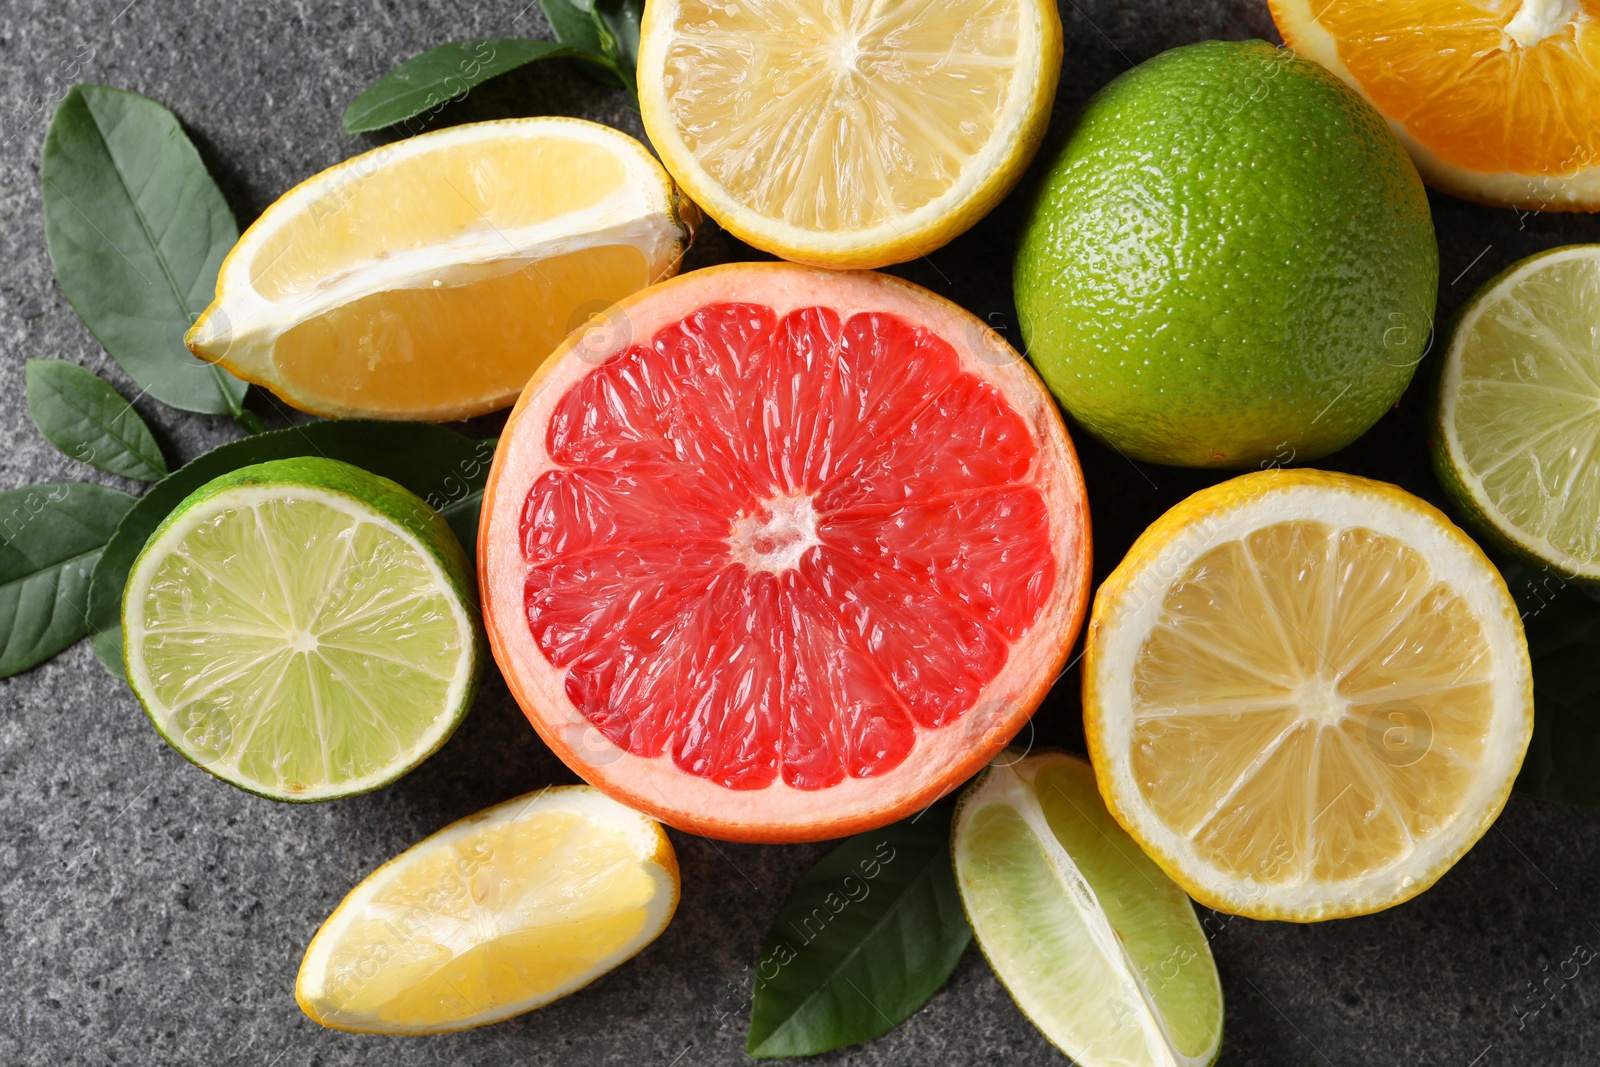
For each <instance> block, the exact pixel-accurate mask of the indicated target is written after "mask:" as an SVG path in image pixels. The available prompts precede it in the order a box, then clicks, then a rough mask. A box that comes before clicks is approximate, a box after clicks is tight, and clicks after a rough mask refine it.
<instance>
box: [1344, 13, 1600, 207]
mask: <svg viewBox="0 0 1600 1067" xmlns="http://www.w3.org/2000/svg"><path fill="white" fill-rule="evenodd" d="M1312 4H1313V8H1312V10H1313V15H1312V17H1313V18H1314V19H1315V20H1316V21H1317V22H1318V23H1319V24H1320V25H1321V26H1322V27H1323V28H1324V29H1326V30H1327V31H1328V33H1329V34H1331V35H1332V36H1333V38H1334V40H1335V41H1336V42H1337V45H1338V52H1339V59H1340V61H1341V62H1342V63H1344V65H1345V66H1346V68H1348V69H1349V71H1350V73H1351V75H1352V76H1353V77H1354V78H1355V80H1356V81H1357V83H1359V84H1360V86H1361V87H1362V89H1363V90H1365V91H1366V93H1367V95H1368V96H1369V97H1370V98H1371V100H1372V102H1373V103H1374V104H1375V105H1376V106H1377V108H1378V110H1380V111H1382V112H1383V114H1384V115H1385V116H1387V117H1388V118H1389V119H1390V120H1392V121H1395V122H1399V123H1401V124H1402V125H1404V127H1405V128H1406V131H1407V132H1408V133H1410V134H1411V135H1412V136H1413V137H1415V138H1416V139H1417V140H1418V141H1420V142H1421V143H1422V144H1424V145H1426V146H1427V147H1428V148H1429V149H1431V150H1432V151H1433V152H1434V153H1435V154H1437V155H1438V156H1439V157H1440V158H1441V159H1443V160H1444V161H1445V162H1447V163H1453V164H1455V165H1457V166H1460V167H1466V168H1468V169H1471V170H1477V171H1484V172H1500V171H1511V172H1514V173H1518V174H1534V175H1565V174H1572V173H1574V172H1576V171H1579V170H1581V169H1583V168H1585V167H1590V166H1594V165H1595V164H1597V163H1600V158H1597V156H1600V0H1579V5H1578V15H1577V18H1576V19H1575V20H1574V21H1573V22H1571V23H1569V24H1568V25H1565V26H1563V27H1561V28H1560V29H1559V30H1557V31H1556V32H1554V33H1553V34H1551V35H1550V36H1548V37H1545V38H1544V39H1543V40H1540V41H1538V42H1536V43H1534V44H1532V45H1531V46H1529V47H1523V46H1522V45H1519V44H1517V43H1516V42H1515V41H1514V40H1513V39H1512V38H1511V37H1509V36H1508V35H1507V34H1506V33H1505V27H1506V26H1507V24H1508V23H1510V22H1511V20H1512V19H1513V17H1514V16H1515V15H1516V13H1517V10H1518V7H1519V3H1518V2H1517V0H1482V2H1481V3H1469V2H1466V0H1402V2H1393V0H1389V2H1384V3H1374V2H1373V0H1332V2H1330V3H1327V5H1326V6H1322V7H1319V6H1317V4H1318V0H1312Z"/></svg>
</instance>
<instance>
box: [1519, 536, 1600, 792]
mask: <svg viewBox="0 0 1600 1067" xmlns="http://www.w3.org/2000/svg"><path fill="white" fill-rule="evenodd" d="M1500 570H1501V571H1502V572H1503V573H1504V575H1505V578H1506V585H1507V586H1509V587H1510V589H1511V594H1512V596H1513V597H1515V598H1516V601H1517V606H1518V607H1519V608H1520V609H1521V610H1522V625H1523V629H1525V630H1526V631H1527V634H1528V655H1529V656H1530V657H1531V659H1532V660H1533V720H1534V722H1533V740H1532V741H1531V742H1530V743H1529V745H1528V755H1527V758H1526V759H1524V760H1523V762H1522V773H1521V774H1519V775H1517V791H1518V792H1520V793H1527V794H1530V795H1532V796H1536V797H1542V798H1544V799H1546V800H1561V801H1565V802H1566V803H1569V804H1588V805H1592V806H1596V807H1600V775H1597V774H1596V773H1595V769H1596V768H1597V767H1600V672H1597V671H1596V670H1595V664H1596V663H1600V601H1597V600H1596V599H1595V596H1594V594H1592V593H1589V592H1587V591H1585V590H1584V589H1583V588H1582V587H1580V586H1577V585H1573V584H1571V583H1569V582H1567V581H1566V580H1565V579H1563V578H1561V577H1560V576H1558V575H1555V574H1553V573H1539V572H1536V571H1533V570H1530V569H1529V568H1527V567H1523V566H1521V565H1520V564H1505V563H1502V564H1501V566H1500Z"/></svg>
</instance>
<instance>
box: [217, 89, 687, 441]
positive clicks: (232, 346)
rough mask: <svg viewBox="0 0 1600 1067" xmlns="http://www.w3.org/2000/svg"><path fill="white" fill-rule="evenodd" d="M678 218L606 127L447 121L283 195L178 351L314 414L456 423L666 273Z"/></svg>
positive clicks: (673, 203) (622, 137) (627, 144)
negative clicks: (446, 125)
mask: <svg viewBox="0 0 1600 1067" xmlns="http://www.w3.org/2000/svg"><path fill="white" fill-rule="evenodd" d="M680 207H682V208H683V211H682V213H680V211H679V208H680ZM693 217H694V213H693V206H692V205H683V204H682V203H681V202H679V201H678V200H677V198H676V195H675V193H674V191H673V188H672V182H671V181H670V180H669V179H668V178H667V175H666V172H665V171H663V170H662V169H661V166H660V164H658V163H657V162H656V161H655V159H654V158H653V157H652V156H651V155H650V153H649V152H648V151H646V150H645V148H644V146H643V145H641V144H640V143H639V142H638V141H635V140H634V139H633V138H631V137H629V136H627V135H626V134H623V133H619V132H617V131H616V130H613V129H609V128H608V127H605V126H600V125H597V124H595V123H593V122H584V121H581V120H578V119H566V118H536V119H510V120H506V121H503V122H481V123H477V124H473V125H467V126H455V127H452V128H450V129H447V130H440V131H438V132H437V133H430V134H425V135H423V136H421V137H413V138H410V139H409V140H404V141H396V142H395V143H393V144H388V145H384V146H383V147H382V148H375V149H373V150H372V151H370V152H367V153H365V154H364V155H360V156H356V157H355V158H354V159H349V160H346V161H345V162H343V163H341V164H339V165H338V166H336V167H332V168H330V169H328V170H325V171H323V172H322V173H321V174H318V175H316V176H315V177H313V178H310V179H308V180H306V181H304V182H302V183H301V184H300V185H297V186H295V188H293V189H291V190H290V191H289V192H287V193H285V194H284V195H283V196H282V197H280V198H279V199H278V201H277V202H276V203H275V204H273V205H272V206H271V207H269V208H268V209H267V210H266V212H265V213H263V214H262V216H261V217H260V218H259V219H257V220H256V221H255V223H254V224H253V225H252V226H251V227H250V228H249V229H248V230H246V231H245V233H244V236H243V237H241V238H240V239H239V243H238V244H237V245H236V246H234V249H233V251H232V252H231V253H229V255H228V258H227V259H226V260H224V261H223V264H222V270H221V273H220V274H219V275H218V276H217V298H216V300H215V302H213V303H212V305H211V306H210V307H209V308H207V309H206V311H205V313H204V314H203V315H201V316H200V319H199V321H197V322H196V323H195V325H194V327H193V329H191V330H190V331H189V335H188V337H187V338H186V342H187V344H188V345H189V348H190V349H191V350H192V351H193V352H194V353H195V354H196V355H198V356H200V357H201V358H202V359H208V360H211V361H212V362H214V363H220V364H221V365H222V366H224V367H226V368H227V369H228V370H230V371H232V372H233V373H234V374H237V375H238V376H239V377H241V378H245V379H247V380H249V381H252V382H255V383H256V384H258V385H263V386H266V387H267V388H268V389H271V390H272V391H273V392H275V393H277V394H278V395H279V396H280V397H282V398H283V399H284V400H286V401H288V402H289V403H290V404H293V405H294V406H295V407H298V408H300V409H302V410H304V411H310V412H313V413H315V414H318V415H325V416H328V417H330V418H350V417H356V416H371V417H374V418H385V419H422V420H431V421H445V420H449V419H459V418H466V417H467V416H470V415H478V414H482V413H483V412H486V411H493V410H495V409H496V408H502V407H505V406H507V405H508V404H510V403H511V402H512V401H513V400H514V399H516V396H517V394H518V393H519V392H520V391H521V389H522V387H523V386H524V385H526V384H527V381H528V378H529V377H530V376H531V375H532V374H533V372H534V370H535V369H536V368H537V367H538V366H539V364H540V363H541V362H542V361H543V360H544V358H545V357H546V356H548V355H549V354H550V352H551V351H552V350H553V349H554V348H555V347H556V345H557V344H558V343H560V341H561V339H562V338H563V337H565V336H566V335H567V334H568V333H569V332H571V331H572V330H573V329H574V328H575V327H577V326H578V325H580V324H581V323H583V322H584V321H586V320H587V319H588V318H589V317H590V316H591V315H592V314H594V313H595V312H598V311H600V310H602V309H604V308H605V307H607V306H608V305H610V304H611V303H613V302H614V301H616V300H618V299H620V298H621V297H624V296H626V295H628V294H629V293H632V292H635V291H637V290H639V289H642V288H644V287H645V286H646V285H649V284H650V283H651V282H654V281H656V280H658V279H660V278H664V277H667V276H669V275H672V274H674V273H676V272H677V269H678V262H679V260H680V259H681V258H682V255H683V251H684V246H685V241H686V240H687V236H688V227H687V225H686V222H692V219H693Z"/></svg>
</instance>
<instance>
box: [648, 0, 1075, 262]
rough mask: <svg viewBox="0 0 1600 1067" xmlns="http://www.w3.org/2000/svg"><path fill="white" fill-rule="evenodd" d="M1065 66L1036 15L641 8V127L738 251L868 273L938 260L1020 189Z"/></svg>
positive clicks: (1003, 7)
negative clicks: (734, 239) (745, 246)
mask: <svg viewBox="0 0 1600 1067" xmlns="http://www.w3.org/2000/svg"><path fill="white" fill-rule="evenodd" d="M1061 50H1062V44H1061V20H1060V17H1059V15H1058V14H1057V13H1056V5H1055V4H1053V3H1050V4H1046V3H1044V2H1042V0H961V2H957V3H952V2H950V0H896V2H893V3H886V2H875V3H849V4H839V3H835V2H832V0H754V2H749V3H739V4H724V3H713V2H710V0H652V2H651V3H650V4H649V5H648V7H647V9H646V11H645V16H644V24H643V31H642V35H641V38H640V49H639V102H640V111H641V114H642V115H643V118H644V124H645V129H646V130H647V131H648V132H649V134H650V140H651V142H652V143H653V144H654V145H655V146H656V149H657V151H659V152H660V153H661V158H662V161H663V162H664V163H666V165H667V169H668V170H670V171H671V172H672V173H673V175H674V176H675V177H676V178H677V179H678V181H679V182H680V184H682V185H683V187H684V188H685V189H686V190H687V191H688V192H689V195H690V196H691V197H693V198H694V200H695V201H696V202H697V203H699V204H700V206H701V207H702V208H704V209H705V210H706V211H707V213H709V214H710V215H712V216H713V217H714V218H716V219H717V221H719V222H720V223H721V224H722V225H723V226H725V227H726V228H727V229H728V230H730V231H732V232H733V233H734V234H735V235H737V236H738V237H740V238H742V239H744V240H745V241H748V242H750V243H751V244H754V245H756V246H757V247H760V248H764V249H766V250H767V251H769V252H773V253H775V254H777V255H780V256H783V257H785V258H786V259H791V260H795V261H796V262H801V263H810V264H812V265H815V266H822V267H879V266H883V265H885V264H888V263H896V262H900V261H903V260H906V259H911V258H914V257H915V256H918V255H921V254H924V253H926V252H929V251H932V250H933V249H935V248H938V247H939V246H940V245H943V244H945V243H946V242H947V241H949V240H950V239H951V238H952V237H954V236H956V235H957V234H959V233H961V232H962V231H963V230H965V229H966V228H967V227H969V226H971V225H972V224H973V223H974V222H976V221H977V220H978V219H979V218H981V217H982V216H983V215H984V214H985V213H986V212H988V211H989V210H990V209H991V208H992V207H994V205H995V204H997V203H998V202H999V201H1000V199H1001V198H1002V197H1003V196H1005V194H1006V193H1007V192H1009V191H1010V189H1011V188H1012V186H1014V185H1015V184H1016V182H1017V180H1018V179H1019V178H1020V177H1021V175H1022V172H1023V170H1025V169H1026V168H1027V165H1028V162H1029V160H1031V159H1032V158H1033V154H1034V152H1035V151H1036V150H1037V149H1038V147H1039V143H1040V141H1041V140H1042V139H1043V137H1044V131H1045V125H1046V123H1047V122H1048V121H1049V117H1050V105H1051V103H1052V102H1053V100H1054V97H1055V87H1056V81H1057V79H1058V78H1059V76H1060V68H1061Z"/></svg>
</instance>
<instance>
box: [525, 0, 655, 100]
mask: <svg viewBox="0 0 1600 1067" xmlns="http://www.w3.org/2000/svg"><path fill="white" fill-rule="evenodd" d="M539 6H540V7H542V8H543V9H544V17H545V19H546V20H547V21H548V22H549V23H550V28H551V30H553V31H554V32H555V35H556V40H558V41H560V42H561V43H563V44H566V45H570V46H571V47H572V49H573V52H574V57H575V58H576V59H577V60H578V61H579V65H580V67H581V68H582V69H583V71H584V73H586V74H588V75H589V76H590V77H592V78H594V79H595V80H596V81H599V82H601V83H603V84H605V85H619V86H621V87H622V88H624V89H626V90H628V92H629V94H631V95H632V96H633V98H634V101H635V102H637V101H638V98H639V91H638V88H637V84H636V80H635V79H636V71H637V70H638V67H639V20H640V19H641V18H643V17H644V0H539Z"/></svg>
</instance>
